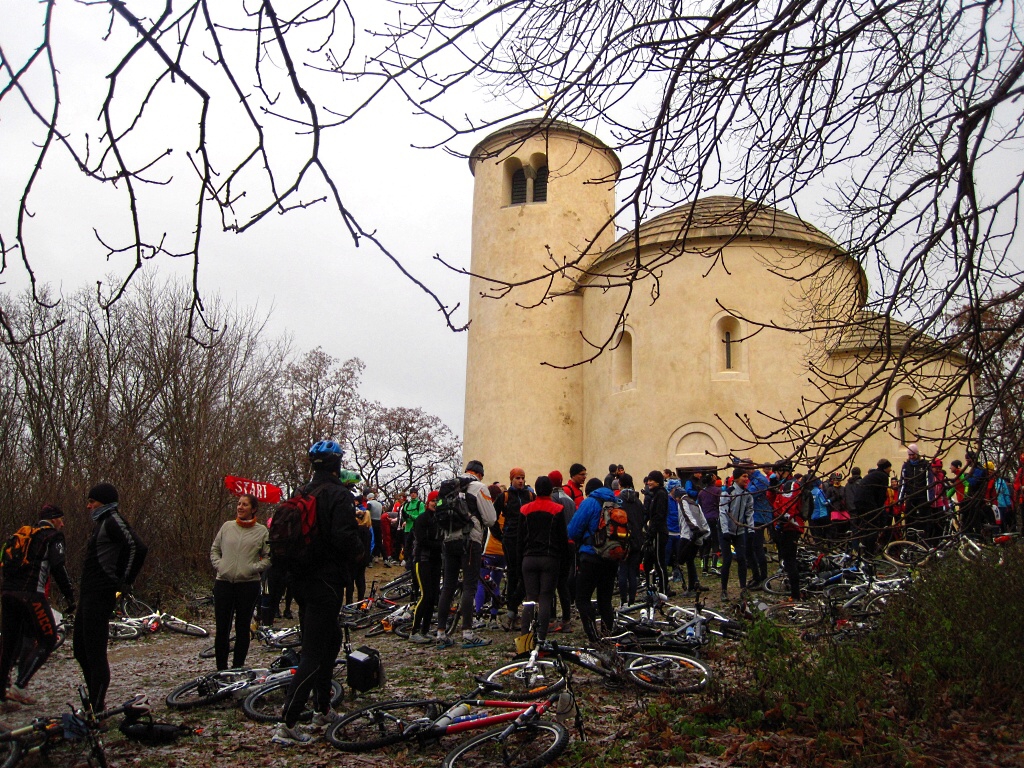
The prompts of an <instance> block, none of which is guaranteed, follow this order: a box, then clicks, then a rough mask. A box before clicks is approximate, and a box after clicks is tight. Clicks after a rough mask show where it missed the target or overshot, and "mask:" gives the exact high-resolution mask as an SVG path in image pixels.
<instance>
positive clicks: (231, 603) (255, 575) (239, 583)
mask: <svg viewBox="0 0 1024 768" xmlns="http://www.w3.org/2000/svg"><path fill="white" fill-rule="evenodd" d="M256 507H257V501H256V497H255V496H252V495H251V494H245V495H244V496H240V497H239V498H238V505H237V506H236V507H235V519H234V520H229V521H228V522H226V523H224V525H222V526H221V528H220V530H219V531H218V532H217V537H216V538H215V539H214V540H213V546H212V547H210V562H212V563H213V567H214V569H215V570H216V571H217V580H216V581H215V582H214V583H213V605H214V615H215V616H216V620H217V634H216V639H215V641H214V647H215V650H216V657H217V669H227V667H228V653H229V651H230V650H231V624H232V621H234V624H235V652H234V656H233V657H232V664H231V665H232V666H233V667H241V666H244V665H245V657H246V655H247V654H248V653H249V639H250V629H249V625H250V623H251V622H252V616H253V610H254V609H255V607H256V603H257V601H258V600H259V599H260V576H261V574H262V573H263V571H265V570H266V569H267V567H268V566H269V565H270V534H269V532H268V531H267V526H265V525H262V524H260V523H258V522H257V521H256Z"/></svg>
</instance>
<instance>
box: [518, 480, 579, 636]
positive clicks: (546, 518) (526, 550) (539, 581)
mask: <svg viewBox="0 0 1024 768" xmlns="http://www.w3.org/2000/svg"><path fill="white" fill-rule="evenodd" d="M534 488H535V489H536V491H537V498H536V499H535V500H534V501H531V502H530V503H528V504H525V505H523V507H522V508H521V509H520V514H521V515H522V520H521V521H520V523H519V531H518V538H519V542H518V543H519V547H520V551H521V552H522V553H523V566H522V567H523V586H524V587H525V592H526V603H536V604H537V609H538V610H537V639H538V640H544V639H545V638H546V637H547V635H548V622H549V621H550V620H551V605H552V603H553V601H554V597H555V589H556V587H557V586H558V574H559V571H560V568H561V563H562V561H563V560H565V559H566V556H567V555H568V552H569V536H568V534H567V533H566V525H565V509H564V508H563V507H562V504H561V502H558V501H554V500H553V499H552V498H551V490H552V484H551V479H550V478H549V477H548V476H547V475H541V476H540V477H538V478H537V480H536V482H535V483H534ZM524 605H525V603H524ZM529 614H530V611H528V610H526V608H525V607H524V608H523V618H522V624H521V629H522V631H523V633H524V634H525V633H526V632H528V631H529V629H530V621H531V620H532V618H533V617H532V616H530V615H529Z"/></svg>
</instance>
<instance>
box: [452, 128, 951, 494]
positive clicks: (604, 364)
mask: <svg viewBox="0 0 1024 768" xmlns="http://www.w3.org/2000/svg"><path fill="white" fill-rule="evenodd" d="M469 164H470V170H471V171H472V173H473V176H474V196H473V235H472V267H471V269H472V272H473V274H474V275H479V276H484V277H487V278H492V279H494V280H499V281H505V282H507V283H516V282H517V281H521V280H525V279H527V278H533V277H536V276H539V275H543V274H545V272H546V271H548V270H551V269H552V268H553V267H554V266H556V265H561V264H566V263H569V264H574V265H575V267H574V268H570V269H567V270H565V272H564V273H563V274H562V275H559V276H556V277H555V278H554V282H553V283H552V282H551V280H549V279H544V280H538V281H536V282H533V283H528V284H527V285H525V286H521V287H517V288H515V289H514V290H513V291H511V292H509V293H508V294H507V295H504V296H501V297H499V298H493V296H494V294H495V291H494V284H493V283H489V282H488V281H486V280H485V279H483V278H482V277H473V278H471V280H470V298H469V318H470V320H471V325H470V328H469V354H468V363H467V372H466V409H465V443H464V456H465V457H466V458H467V459H471V458H472V459H480V460H482V461H483V463H484V466H485V468H486V470H487V477H488V478H489V479H499V480H500V479H506V480H507V477H508V475H507V473H508V470H509V468H511V467H514V466H521V467H524V468H525V469H526V475H527V480H528V482H532V481H533V478H535V477H536V476H537V475H539V474H543V473H547V472H548V471H550V470H551V469H556V468H557V469H560V470H561V471H562V472H563V473H566V472H567V470H568V467H569V465H570V464H572V463H573V462H577V461H578V462H582V463H583V464H585V465H586V466H587V468H588V470H589V472H590V476H591V477H603V476H604V474H605V473H606V471H607V466H608V464H609V463H611V462H617V463H621V464H623V465H624V466H625V467H626V469H627V471H629V472H630V473H631V474H633V476H634V477H635V478H637V479H639V478H640V477H642V476H643V475H644V474H646V473H647V472H649V471H650V470H651V469H654V468H663V467H672V468H692V467H702V466H703V467H707V466H723V465H724V464H725V461H726V460H725V459H723V458H722V457H726V456H728V455H729V453H730V452H736V451H739V452H741V453H742V454H743V455H744V456H751V457H752V458H753V459H754V460H755V461H756V462H759V463H761V462H765V463H767V462H771V461H774V460H776V459H777V458H778V457H779V456H780V455H786V454H787V453H788V452H789V451H790V450H792V446H793V445H794V444H795V443H799V442H800V435H801V434H802V433H803V432H804V431H805V430H807V429H808V428H813V426H815V425H818V426H820V425H826V434H828V435H831V434H836V433H837V432H841V431H842V429H843V423H844V416H843V414H842V413H837V412H836V411H835V409H834V408H830V407H829V401H830V397H834V393H833V394H831V395H830V391H829V386H828V385H825V386H824V387H823V385H822V382H821V381H820V380H816V379H815V376H813V375H812V374H811V371H819V372H821V371H823V372H825V374H826V376H825V379H826V381H827V380H828V378H829V374H832V375H834V377H835V378H834V379H833V381H832V383H831V386H832V388H833V389H835V381H836V380H840V381H842V382H843V383H844V385H850V386H854V385H856V383H857V380H858V377H860V376H861V372H860V369H861V366H865V367H867V366H870V368H871V370H875V368H877V366H876V365H873V364H872V362H873V359H874V358H876V357H877V356H878V355H880V354H883V355H884V354H885V352H886V350H887V349H888V348H889V347H891V346H895V345H897V344H902V341H901V340H900V338H899V336H900V333H901V332H903V333H905V332H907V331H909V329H907V328H906V326H899V324H895V325H894V326H892V328H891V331H890V332H882V330H881V329H883V328H884V327H885V323H884V318H879V317H877V316H869V315H868V313H866V312H864V311H863V310H862V307H863V305H864V304H865V302H866V300H867V290H868V286H867V278H866V276H865V274H864V272H863V270H862V268H861V266H860V265H859V264H858V263H857V262H856V261H855V260H854V259H852V258H850V257H848V256H847V255H846V254H845V253H844V252H843V251H842V249H841V248H839V246H838V245H837V244H836V243H835V242H834V241H833V240H832V239H831V238H830V237H829V236H828V235H826V234H824V233H823V232H821V231H819V230H818V229H816V228H814V227H813V226H811V225H810V224H807V223H805V222H803V221H801V220H800V219H799V218H797V217H795V216H793V215H791V214H788V213H785V212H783V211H780V210H776V209H773V208H767V207H763V206H762V207H757V206H754V205H753V204H751V203H747V202H745V201H743V200H740V199H738V198H732V197H708V198H704V199H700V200H697V201H696V202H694V203H692V204H688V205H683V206H679V207H677V208H674V209H672V210H669V211H667V212H665V213H662V214H661V215H658V216H656V217H654V218H652V219H650V220H649V221H647V222H645V223H644V224H642V225H641V226H640V228H639V230H638V231H636V232H630V233H628V234H626V235H624V236H623V237H621V238H619V239H617V240H616V239H615V238H614V228H613V227H612V226H611V224H610V222H611V220H612V217H613V214H614V211H615V186H614V185H615V181H616V180H617V178H618V174H619V172H620V170H621V165H620V163H619V160H618V158H617V157H616V155H615V153H614V152H613V151H612V150H611V149H609V148H608V147H607V146H606V145H605V144H604V143H603V142H602V141H601V140H600V139H598V138H596V137H594V136H592V135H590V134H589V133H587V132H585V131H583V130H581V129H579V128H577V127H575V126H572V125H569V124H566V123H557V122H556V123H550V122H547V123H544V124H542V123H541V122H540V121H538V120H527V121H522V122H518V123H515V124H513V125H509V126H507V127H505V128H503V129H500V130H498V131H496V132H494V133H492V134H491V135H489V136H488V137H487V138H485V139H484V140H483V141H481V142H480V143H479V144H478V145H477V146H476V148H475V149H474V150H473V152H472V154H471V157H470V161H469ZM638 249H639V255H640V260H641V262H642V264H643V265H644V267H645V268H646V269H649V270H650V272H651V273H652V274H653V275H654V276H655V277H656V278H657V287H656V291H657V300H656V301H652V298H653V297H652V287H653V286H654V284H655V282H654V280H653V279H652V278H651V277H647V278H646V279H644V280H643V281H642V282H637V283H636V284H635V285H634V295H633V297H632V300H631V301H630V302H629V305H628V308H627V309H626V312H625V313H623V312H622V309H623V305H624V302H625V298H626V294H627V291H628V290H629V289H628V286H627V282H626V281H624V280H623V279H622V278H623V276H625V275H626V273H627V271H628V268H629V265H630V263H631V262H632V261H633V260H634V259H635V256H636V254H637V252H638ZM482 293H483V294H485V295H481V294H482ZM545 294H548V296H549V300H547V301H545V302H544V303H542V304H539V305H536V304H538V302H539V301H540V300H541V298H542V297H544V296H545ZM552 297H553V298H552ZM535 305H536V306H535ZM851 318H853V319H855V321H856V323H857V324H856V329H855V330H851V329H850V328H849V327H845V329H844V330H843V331H838V330H835V328H836V327H837V325H838V323H843V325H844V326H845V325H846V321H848V320H849V319H851ZM794 328H796V329H799V330H798V332H794V331H793V329H794ZM901 328H902V331H901ZM830 329H831V330H830ZM880 339H884V340H885V341H884V343H883V344H882V345H880V343H879V340H880ZM904 339H905V337H904ZM605 340H609V341H610V343H609V345H608V346H609V348H608V349H607V350H606V351H605V352H604V353H603V354H600V355H598V356H596V357H595V358H594V359H593V360H592V361H591V362H587V363H584V364H582V365H577V366H575V367H562V366H570V365H571V364H572V363H577V362H579V361H582V360H587V359H589V358H591V357H593V356H594V353H595V352H596V349H595V348H594V347H593V346H591V345H592V344H598V345H600V344H602V343H603V342H604V341H605ZM881 347H885V349H882V348H881ZM957 365H958V363H957V361H955V360H944V359H943V360H937V361H929V362H927V363H925V364H924V366H923V367H922V366H921V365H917V366H915V373H914V375H913V376H911V375H908V374H904V373H900V375H896V376H893V377H892V380H891V381H890V382H889V383H887V384H886V385H885V386H884V391H882V390H881V389H880V388H879V386H875V385H871V386H869V387H867V388H865V391H864V392H863V393H862V395H861V396H860V397H859V398H858V401H857V402H861V401H863V406H862V407H864V408H872V407H874V411H872V414H873V415H872V418H874V419H877V421H878V423H880V424H887V426H886V427H885V429H884V430H882V431H881V432H879V433H878V434H875V435H873V436H872V437H871V438H869V439H868V441H867V442H866V443H865V444H864V445H863V446H862V447H861V448H860V449H859V451H858V452H857V453H856V455H851V454H852V452H851V451H850V450H848V451H847V452H846V454H845V455H842V456H835V457H832V456H830V457H829V460H828V461H826V463H825V464H824V465H823V467H825V468H831V467H841V466H842V467H848V466H850V464H851V463H853V462H856V463H859V464H861V465H863V466H864V468H865V469H867V468H868V467H871V466H873V465H874V463H875V462H876V461H877V459H878V458H881V457H883V456H884V457H887V458H889V459H890V460H892V461H893V463H894V464H895V465H896V466H899V463H898V462H899V461H900V460H901V459H902V458H903V451H904V446H905V444H906V443H909V442H914V441H917V442H918V443H920V444H921V448H922V452H923V453H924V454H925V455H931V453H932V452H933V451H934V449H935V445H937V443H938V440H939V437H940V436H941V435H942V434H943V433H944V431H945V430H946V429H947V426H948V424H947V423H948V422H949V421H950V420H956V419H963V418H966V414H967V410H968V406H967V400H966V398H958V399H957V400H956V401H954V402H953V403H952V404H951V406H950V408H947V409H937V410H935V411H930V412H928V413H921V414H917V413H916V411H917V408H918V406H919V403H921V402H923V401H924V399H925V395H926V394H927V393H926V392H923V391H922V389H921V387H922V386H924V384H923V383H922V382H926V381H927V382H931V383H930V384H928V386H935V384H934V382H936V381H938V380H939V379H941V378H942V377H944V376H948V374H950V373H952V372H955V368H956V367H957ZM922 372H923V373H924V374H926V375H923V376H922ZM879 392H881V396H880V397H878V395H879ZM854 407H857V406H856V404H855V405H854ZM938 410H942V412H941V413H940V412H938ZM876 411H877V413H876ZM744 417H747V418H748V419H749V426H750V428H752V429H753V431H754V432H756V433H758V434H761V435H766V434H768V433H769V432H773V433H775V438H774V440H775V444H774V445H772V444H767V445H759V444H758V442H759V441H756V440H750V436H751V433H750V431H749V430H747V431H746V433H745V435H744V431H745V430H746V427H743V425H742V423H741V419H743V418H744ZM789 420H792V425H791V426H789V427H788V428H783V425H784V424H785V423H786V422H787V421H789ZM738 427H743V428H741V429H737V428H738ZM743 436H745V437H746V438H747V439H746V441H744V440H743V439H742V437H743ZM780 441H781V442H780ZM766 442H770V441H766Z"/></svg>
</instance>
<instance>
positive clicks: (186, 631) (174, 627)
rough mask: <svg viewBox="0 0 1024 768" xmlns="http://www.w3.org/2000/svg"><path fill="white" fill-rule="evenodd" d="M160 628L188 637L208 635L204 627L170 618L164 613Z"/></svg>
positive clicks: (173, 617) (174, 617) (175, 617)
mask: <svg viewBox="0 0 1024 768" xmlns="http://www.w3.org/2000/svg"><path fill="white" fill-rule="evenodd" d="M161 624H162V626H164V627H166V628H167V629H169V630H171V632H178V633H179V634H182V635H188V636H189V637H209V636H210V633H209V631H208V630H207V629H206V628H205V627H200V626H199V625H198V624H190V623H189V622H187V621H185V620H184V619H179V618H178V617H177V616H171V615H170V614H167V613H165V614H164V615H163V617H162V618H161Z"/></svg>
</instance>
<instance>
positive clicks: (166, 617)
mask: <svg viewBox="0 0 1024 768" xmlns="http://www.w3.org/2000/svg"><path fill="white" fill-rule="evenodd" d="M121 623H122V624H127V625H128V626H132V627H137V628H138V630H139V632H140V633H142V634H150V633H153V632H159V631H160V629H169V630H170V631H171V632H178V633H179V634H182V635H189V636H190V637H209V636H210V632H209V630H207V629H206V628H205V627H201V626H199V625H198V624H192V623H191V622H188V621H185V620H184V619H179V618H178V617H177V616H172V615H171V614H169V613H165V612H162V611H160V610H159V609H154V610H152V611H150V612H149V613H148V614H144V615H142V616H133V617H127V618H125V619H123V620H122V622H121Z"/></svg>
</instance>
